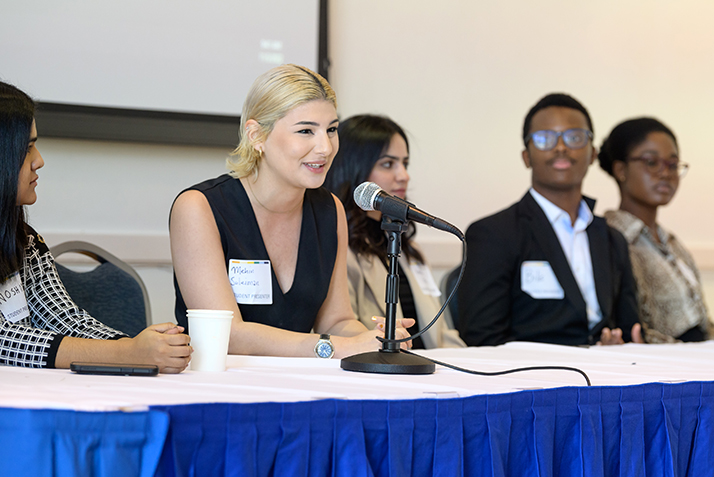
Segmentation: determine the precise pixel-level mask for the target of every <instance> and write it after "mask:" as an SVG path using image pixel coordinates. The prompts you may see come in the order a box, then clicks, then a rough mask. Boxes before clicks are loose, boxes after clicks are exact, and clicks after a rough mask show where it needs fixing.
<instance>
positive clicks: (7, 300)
mask: <svg viewBox="0 0 714 477" xmlns="http://www.w3.org/2000/svg"><path fill="white" fill-rule="evenodd" d="M0 311H2V314H3V316H4V317H5V319H6V320H7V321H9V322H11V323H17V322H18V321H20V320H23V319H25V318H27V317H29V316H30V309H29V308H28V307H27V298H25V290H23V288H22V283H21V281H20V272H15V273H14V274H12V275H11V276H10V278H8V279H7V280H5V282H4V283H3V284H2V285H0Z"/></svg>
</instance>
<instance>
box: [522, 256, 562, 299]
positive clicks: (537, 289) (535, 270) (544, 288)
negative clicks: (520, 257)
mask: <svg viewBox="0 0 714 477" xmlns="http://www.w3.org/2000/svg"><path fill="white" fill-rule="evenodd" d="M521 290H523V291H524V292H525V293H528V294H529V295H530V296H532V297H533V298H535V299H538V300H543V299H556V300H559V299H562V298H564V297H565V292H564V291H563V287H561V286H560V283H559V282H558V279H557V278H556V277H555V273H554V272H553V269H552V268H551V266H550V263H548V262H536V261H528V262H523V264H521Z"/></svg>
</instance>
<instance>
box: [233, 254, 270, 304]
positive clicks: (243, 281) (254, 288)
mask: <svg viewBox="0 0 714 477" xmlns="http://www.w3.org/2000/svg"><path fill="white" fill-rule="evenodd" d="M228 279H229V280H230V282H231V288H232V289H233V295H235V297H236V302H237V303H238V304H240V305H272V304H273V280H272V277H271V275H270V260H235V259H232V260H230V262H229V263H228Z"/></svg>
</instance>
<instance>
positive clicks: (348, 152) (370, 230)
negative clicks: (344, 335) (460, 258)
mask: <svg viewBox="0 0 714 477" xmlns="http://www.w3.org/2000/svg"><path fill="white" fill-rule="evenodd" d="M338 133H339V136H340V150H339V151H338V152H337V155H336V156H335V160H334V163H333V165H332V168H331V169H330V171H329V172H328V173H327V178H326V179H325V187H326V188H327V189H328V190H330V191H331V192H332V193H333V194H335V195H336V196H337V197H338V198H339V199H340V200H341V201H342V203H343V204H344V206H345V212H346V214H347V224H348V227H349V245H350V248H349V253H348V256H347V275H348V277H349V289H350V302H351V303H352V311H354V313H355V315H356V316H357V317H358V318H359V319H360V320H361V321H362V322H363V323H364V324H365V325H366V326H368V327H370V328H372V327H374V325H375V323H374V322H373V321H372V317H373V316H375V315H376V316H384V314H385V312H386V308H385V303H384V296H385V290H386V281H387V236H386V234H385V232H384V231H383V230H382V229H381V225H380V223H381V219H382V213H381V212H379V211H376V210H372V211H369V212H365V211H364V210H362V209H360V208H359V207H358V206H357V204H356V203H355V201H354V200H353V198H352V197H353V194H354V190H355V188H357V186H359V185H360V184H362V183H363V182H365V181H369V182H374V183H375V184H377V185H378V186H379V187H380V188H382V189H383V190H384V191H386V192H387V193H389V194H391V195H394V196H397V197H401V198H402V199H404V198H405V197H406V194H407V187H408V185H409V173H408V172H407V167H408V165H409V141H408V140H407V136H406V134H405V133H404V130H403V129H402V128H401V127H400V126H399V125H398V124H397V123H395V122H394V121H392V120H391V119H389V118H387V117H384V116H374V115H369V114H364V115H359V116H353V117H351V118H349V119H347V120H345V121H343V122H342V123H340V127H339V129H338ZM415 233H416V229H415V226H414V224H412V223H410V224H409V229H408V230H407V232H406V233H404V234H403V235H402V255H401V256H400V258H399V275H400V281H399V305H400V306H399V307H397V316H398V318H402V317H404V316H405V317H410V318H415V319H416V323H415V324H414V326H413V327H411V328H410V329H409V332H410V333H411V334H414V333H416V332H417V331H419V330H421V329H422V328H423V327H425V326H426V325H427V324H428V323H429V322H431V320H432V319H433V318H434V317H435V316H436V313H437V312H438V311H439V308H441V303H440V301H439V299H438V298H437V295H439V291H438V288H436V285H435V283H434V281H433V279H432V278H431V270H430V269H429V267H428V266H427V265H426V263H425V261H424V258H423V257H422V255H421V253H420V252H419V249H418V248H417V247H416V245H415V244H414V241H413V237H414V234H415ZM445 313H446V312H445ZM450 322H451V317H450V316H447V317H446V319H439V321H437V322H436V323H435V324H434V326H433V327H431V328H430V329H429V330H428V331H427V332H426V333H424V334H423V335H422V336H421V337H419V338H417V339H415V340H413V342H412V343H413V347H414V348H416V349H419V348H441V347H463V346H466V345H465V344H464V342H463V341H461V338H459V335H458V332H457V331H456V330H455V329H453V326H452V325H451V326H450ZM447 323H449V324H447ZM381 327H382V324H381V323H380V324H379V325H378V328H381Z"/></svg>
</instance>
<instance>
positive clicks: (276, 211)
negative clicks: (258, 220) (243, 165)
mask: <svg viewBox="0 0 714 477" xmlns="http://www.w3.org/2000/svg"><path fill="white" fill-rule="evenodd" d="M246 182H247V183H248V189H249V190H250V194H251V195H252V196H253V198H254V199H255V200H256V202H258V204H260V206H261V207H262V208H264V209H265V210H267V211H268V212H271V213H273V214H289V213H291V212H295V210H297V208H298V207H300V206H301V205H302V202H303V201H302V200H301V201H300V202H298V203H297V205H295V207H293V208H292V209H290V210H286V211H278V210H273V209H269V208H268V207H266V206H265V204H263V203H262V202H261V201H260V199H258V196H257V195H255V192H253V186H251V185H250V179H246Z"/></svg>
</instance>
